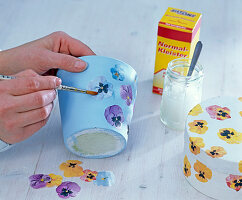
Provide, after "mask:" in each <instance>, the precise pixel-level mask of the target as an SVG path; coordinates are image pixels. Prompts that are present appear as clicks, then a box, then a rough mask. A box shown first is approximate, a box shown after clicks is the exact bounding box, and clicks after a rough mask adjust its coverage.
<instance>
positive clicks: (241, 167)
mask: <svg viewBox="0 0 242 200" xmlns="http://www.w3.org/2000/svg"><path fill="white" fill-rule="evenodd" d="M239 171H240V172H241V173H242V160H241V161H240V162H239Z"/></svg>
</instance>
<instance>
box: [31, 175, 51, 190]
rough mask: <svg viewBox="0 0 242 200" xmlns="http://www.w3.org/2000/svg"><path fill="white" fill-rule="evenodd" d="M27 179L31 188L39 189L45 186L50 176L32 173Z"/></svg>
mask: <svg viewBox="0 0 242 200" xmlns="http://www.w3.org/2000/svg"><path fill="white" fill-rule="evenodd" d="M29 180H30V186H31V187H32V188H34V189H39V188H43V187H45V186H46V184H47V183H48V182H50V181H51V178H50V176H49V175H44V174H34V175H32V176H30V177H29Z"/></svg>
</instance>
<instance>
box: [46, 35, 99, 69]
mask: <svg viewBox="0 0 242 200" xmlns="http://www.w3.org/2000/svg"><path fill="white" fill-rule="evenodd" d="M47 38H48V39H49V40H48V41H49V42H47V44H48V45H46V48H47V49H49V51H45V52H44V54H45V56H44V57H45V60H46V62H47V63H46V66H48V68H60V69H63V70H66V71H70V72H81V71H83V70H85V69H86V66H87V64H86V63H85V62H84V61H82V60H80V59H78V58H76V57H80V56H89V55H95V53H94V52H93V51H92V50H91V49H90V48H89V47H88V46H87V45H85V44H84V43H82V42H81V41H79V40H77V39H74V38H72V37H71V36H69V35H68V34H66V33H64V32H61V31H59V32H55V33H52V34H50V35H49V36H47ZM45 40H46V38H43V41H45ZM74 56H75V57H74Z"/></svg>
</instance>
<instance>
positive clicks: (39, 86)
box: [2, 76, 61, 96]
mask: <svg viewBox="0 0 242 200" xmlns="http://www.w3.org/2000/svg"><path fill="white" fill-rule="evenodd" d="M60 84H61V79H59V78H57V77H54V76H36V77H21V78H16V79H13V80H8V81H5V83H4V85H2V87H4V89H5V90H6V91H8V93H9V94H11V95H14V96H19V95H25V94H29V93H33V92H36V91H41V90H50V89H55V88H56V87H58V86H59V85H60Z"/></svg>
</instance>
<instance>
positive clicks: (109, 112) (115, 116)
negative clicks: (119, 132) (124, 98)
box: [104, 105, 124, 127]
mask: <svg viewBox="0 0 242 200" xmlns="http://www.w3.org/2000/svg"><path fill="white" fill-rule="evenodd" d="M104 116H105V118H106V120H107V122H108V123H109V124H111V125H112V126H115V127H121V125H122V123H123V122H124V115H123V111H122V108H121V107H120V106H118V105H113V106H109V107H107V108H106V109H105V113H104Z"/></svg>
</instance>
